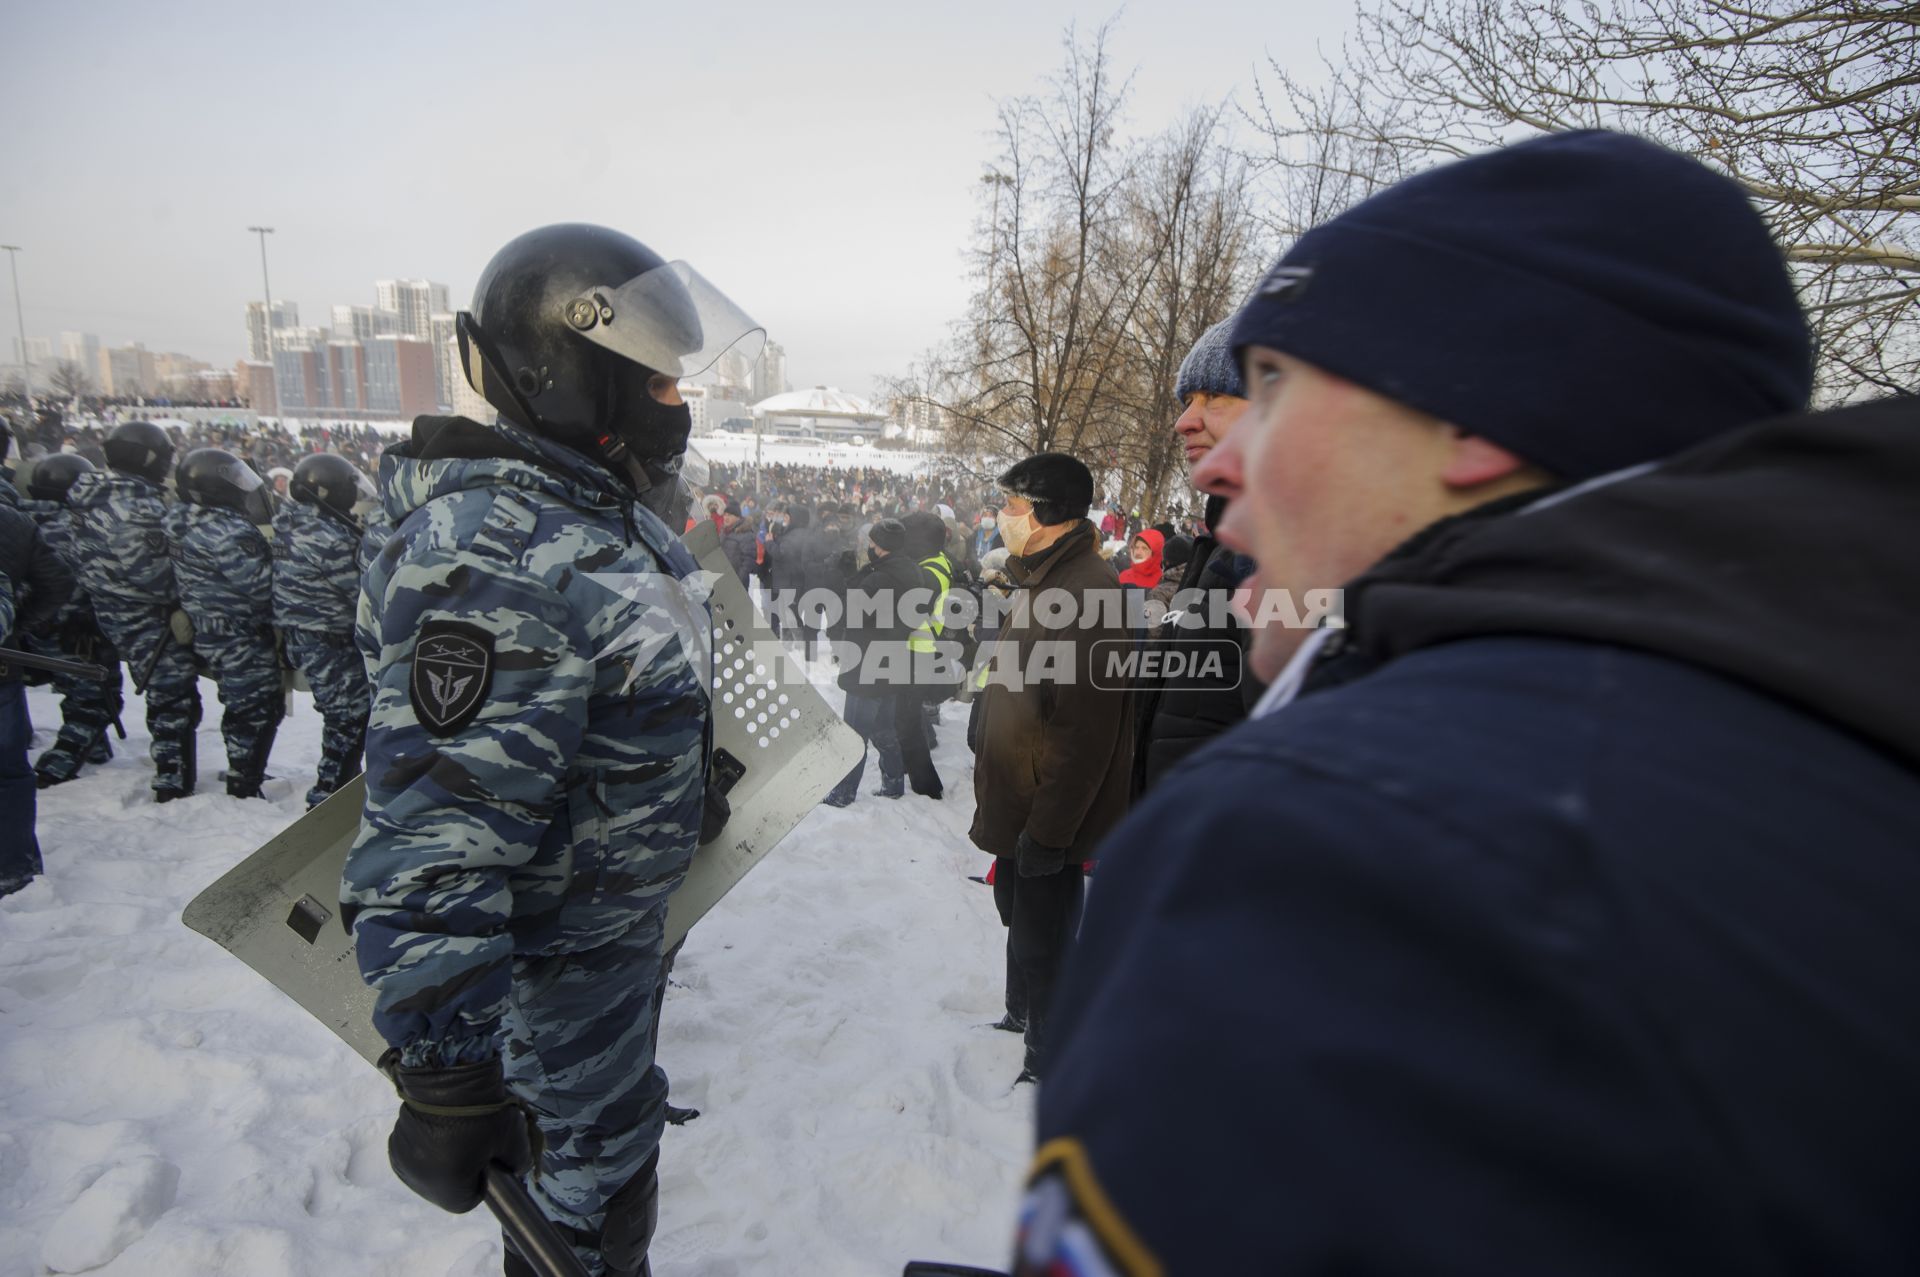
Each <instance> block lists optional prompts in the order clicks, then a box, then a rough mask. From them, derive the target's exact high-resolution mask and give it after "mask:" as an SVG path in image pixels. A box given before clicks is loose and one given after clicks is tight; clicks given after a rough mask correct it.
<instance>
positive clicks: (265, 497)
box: [173, 448, 273, 523]
mask: <svg viewBox="0 0 1920 1277" xmlns="http://www.w3.org/2000/svg"><path fill="white" fill-rule="evenodd" d="M173 486H174V487H176V488H178V489H179V490H180V496H181V499H182V500H185V501H189V502H191V503H192V504H194V505H204V506H214V507H216V508H218V509H221V510H231V511H233V512H234V513H235V514H239V515H244V516H245V517H246V518H247V520H248V521H249V522H251V523H266V522H268V521H270V520H271V519H272V518H273V491H272V489H270V488H268V487H267V481H266V480H265V479H262V478H261V477H260V476H259V474H257V473H256V472H255V471H254V468H253V467H252V466H250V465H248V464H247V463H246V462H244V461H242V460H241V459H240V458H238V457H236V456H234V455H233V454H232V453H231V452H228V451H227V450H226V449H225V448H195V449H194V450H193V451H192V452H189V453H188V454H187V455H186V456H184V457H182V458H181V459H180V468H179V469H178V470H176V471H174V474H173Z"/></svg>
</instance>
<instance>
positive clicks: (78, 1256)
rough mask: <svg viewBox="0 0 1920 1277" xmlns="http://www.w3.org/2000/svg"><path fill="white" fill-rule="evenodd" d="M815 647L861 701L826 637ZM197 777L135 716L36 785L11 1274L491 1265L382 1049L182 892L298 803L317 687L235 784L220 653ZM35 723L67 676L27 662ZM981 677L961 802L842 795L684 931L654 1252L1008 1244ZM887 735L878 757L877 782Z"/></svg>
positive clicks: (1026, 1144) (1022, 1127)
mask: <svg viewBox="0 0 1920 1277" xmlns="http://www.w3.org/2000/svg"><path fill="white" fill-rule="evenodd" d="M815 677H816V679H817V681H819V682H820V683H822V684H823V689H822V690H823V691H824V692H825V693H826V694H827V696H828V699H829V700H830V701H832V702H833V703H834V704H835V705H836V706H837V705H838V702H839V696H838V693H837V692H834V691H833V690H832V689H831V683H830V680H829V679H828V678H827V675H826V672H825V671H816V675H815ZM201 687H202V692H203V694H204V695H206V697H207V700H208V711H209V712H208V714H207V718H206V722H205V723H204V724H203V726H202V729H201V732H200V758H201V791H202V792H201V793H200V794H198V795H196V796H194V797H193V798H190V799H187V800H185V801H183V802H177V803H172V804H169V805H167V806H164V807H159V806H155V805H154V804H153V802H152V801H151V798H150V795H149V791H148V787H147V786H148V778H149V768H148V764H147V761H146V745H147V741H146V734H145V731H144V729H143V727H142V725H141V723H140V721H139V720H140V718H141V709H140V706H139V704H138V702H137V701H132V702H130V703H129V706H128V711H129V712H128V714H127V716H126V717H127V730H128V732H129V735H130V739H129V740H128V741H126V742H125V743H124V744H121V743H118V742H116V745H115V750H116V757H115V758H114V760H113V762H111V763H109V764H107V765H106V766H104V767H99V768H89V769H88V770H87V772H86V774H85V775H84V776H83V778H82V779H80V780H78V781H76V782H74V783H71V784H68V785H63V786H60V787H58V788H55V789H52V790H45V791H42V793H41V798H40V801H41V806H40V820H39V831H40V841H41V845H42V848H43V853H44V855H45V858H46V862H47V874H46V876H44V877H43V878H41V879H39V880H38V881H36V882H35V883H34V884H33V885H32V886H31V887H29V888H27V889H26V890H25V891H23V892H20V893H18V894H16V895H13V896H10V897H8V898H6V899H5V900H0V1096H4V1103H3V1104H0V1277H28V1275H33V1277H38V1275H39V1274H42V1273H46V1272H49V1271H53V1272H99V1273H102V1274H108V1275H110V1277H282V1275H286V1277H296V1275H297V1277H338V1275H341V1274H353V1275H354V1277H443V1275H444V1277H483V1275H490V1274H496V1273H498V1272H499V1271H500V1255H499V1242H498V1236H497V1232H496V1230H495V1228H494V1226H493V1224H492V1222H491V1219H490V1217H489V1216H488V1215H487V1214H486V1212H485V1211H484V1210H481V1211H477V1212H475V1213H474V1214H471V1215H468V1216H464V1217H455V1216H450V1215H445V1214H442V1213H441V1212H439V1211H437V1210H435V1209H434V1208H433V1207H430V1206H428V1205H426V1204H425V1203H423V1202H421V1201H419V1200H418V1199H416V1198H414V1197H413V1196H412V1195H411V1194H409V1193H408V1192H407V1190H406V1189H404V1188H402V1187H401V1186H400V1184H399V1183H398V1182H397V1181H396V1180H395V1179H394V1178H393V1176H392V1174H391V1172H390V1171H389V1170H388V1167H387V1158H386V1135H387V1130H388V1128H389V1126H390V1124H391V1120H392V1116H393V1110H394V1103H395V1102H394V1098H393V1093H392V1091H391V1089H389V1087H388V1085H387V1083H386V1082H385V1080H384V1079H382V1078H381V1077H380V1076H379V1075H378V1074H376V1073H375V1072H373V1071H372V1070H371V1069H369V1068H368V1067H367V1066H366V1065H365V1064H363V1063H362V1062H361V1061H360V1059H359V1058H358V1057H357V1056H355V1055H353V1054H352V1052H350V1051H349V1050H348V1049H347V1048H346V1047H345V1046H343V1045H342V1044H341V1043H339V1042H338V1041H337V1040H336V1039H334V1037H333V1036H332V1035H331V1034H329V1033H328V1032H327V1031H326V1030H325V1029H323V1028H321V1027H320V1026H319V1025H318V1024H317V1023H315V1022H313V1021H311V1020H310V1019H308V1018H307V1016H306V1015H305V1013H304V1012H302V1011H301V1010H300V1009H299V1008H298V1007H297V1006H295V1005H294V1004H293V1003H292V1002H290V1001H288V1000H286V999H285V998H283V997H282V996H281V995H280V994H279V993H277V992H276V991H275V990H274V989H273V988H272V987H271V986H270V985H268V984H267V983H266V982H265V981H264V980H262V979H261V978H259V977H258V976H256V975H254V974H253V972H251V971H249V970H248V969H247V968H246V967H244V966H243V965H241V964H240V963H239V962H238V961H236V960H235V959H233V958H231V957H229V956H228V955H227V954H226V953H224V952H223V951H222V950H220V949H219V948H217V947H216V946H214V945H213V944H212V943H210V942H209V941H207V940H205V939H203V938H201V937H200V936H198V935H195V934H193V933H192V932H189V931H188V930H187V929H186V928H185V927H184V926H182V925H181V924H180V911H181V909H182V908H183V907H184V906H185V904H186V902H187V900H188V899H189V898H190V897H191V896H193V895H194V894H195V893H196V892H198V891H199V890H200V889H201V888H202V887H204V886H205V885H206V884H208V883H209V882H211V881H213V879H214V878H216V877H218V876H219V875H220V874H221V873H223V872H225V871H226V870H227V869H228V868H229V867H231V866H232V865H233V864H234V863H235V862H236V861H238V860H239V859H241V858H242V857H243V856H245V855H246V854H247V853H248V852H250V851H251V850H252V849H253V848H255V847H256V846H258V845H259V844H260V843H262V842H264V841H266V839H268V838H269V837H270V836H272V835H273V834H274V833H276V832H277V831H278V830H279V829H281V828H282V827H284V826H285V825H286V824H287V823H289V822H291V821H292V820H293V819H294V818H295V817H297V816H298V815H299V814H300V812H301V808H302V805H301V800H300V795H301V794H303V793H304V792H305V789H306V786H307V785H308V784H309V783H310V777H311V774H312V770H313V767H314V764H315V762H316V761H317V759H318V756H319V727H320V723H319V718H318V716H317V715H316V714H315V713H314V711H313V706H312V702H311V700H310V699H309V698H308V697H307V696H306V695H305V694H300V695H297V696H296V697H295V700H296V702H297V704H296V706H295V709H294V712H293V714H292V716H291V717H290V718H289V719H288V721H287V722H286V724H285V725H284V726H283V728H282V731H281V735H280V739H279V743H278V745H277V746H276V748H275V751H274V758H273V766H272V771H273V774H274V775H275V776H276V777H278V778H279V779H278V780H276V781H275V782H273V783H272V784H271V785H270V786H269V788H270V790H271V791H272V792H271V801H269V802H260V801H258V800H254V801H246V802H242V801H237V800H234V799H230V798H227V797H226V796H225V795H224V793H223V792H220V791H221V785H220V783H219V781H218V780H217V776H218V773H219V771H220V768H221V761H220V760H221V754H220V738H219V733H218V731H217V730H216V724H217V721H218V717H219V715H218V710H217V707H216V703H215V701H214V698H213V695H212V690H213V689H212V686H211V685H210V684H208V683H204V682H203V683H202V685H201ZM31 699H32V708H33V715H34V721H35V723H36V724H38V725H39V727H40V731H39V732H38V733H37V734H36V745H37V747H38V746H44V745H45V744H46V743H47V742H48V741H50V740H51V736H52V730H51V729H52V728H54V727H57V725H58V723H59V715H58V708H57V704H56V702H55V700H54V698H53V696H52V695H51V694H50V693H49V692H48V691H46V690H44V689H36V690H34V691H33V692H32V693H31ZM964 713H965V711H964V710H963V709H962V708H961V707H959V706H952V705H950V706H948V707H947V708H946V717H945V719H944V722H943V725H942V728H941V732H940V743H939V748H938V750H937V751H936V755H935V757H936V759H937V761H938V762H939V765H940V769H941V773H942V775H943V776H944V777H945V778H946V782H947V793H948V798H947V800H946V801H945V802H933V801H931V800H928V799H924V798H918V797H914V796H911V795H909V796H908V797H907V798H905V799H902V800H900V801H898V802H889V801H887V800H885V799H881V798H875V797H872V796H870V794H869V793H864V792H863V794H862V796H861V798H860V799H859V801H858V802H856V803H855V804H854V805H853V806H852V807H850V808H847V809H845V810H834V809H832V808H826V807H822V808H820V809H817V810H816V811H814V812H813V813H812V814H811V815H810V816H808V818H807V819H806V821H805V822H804V823H802V824H801V826H800V827H799V828H798V829H797V830H796V831H795V832H794V833H793V834H792V835H791V836H790V837H789V838H788V839H787V841H786V842H785V843H783V844H782V846H781V847H780V849H779V850H778V851H777V852H775V853H774V854H773V855H771V856H770V857H768V859H767V860H766V861H765V862H764V863H763V864H762V865H761V866H760V867H759V868H758V869H756V870H755V871H754V872H753V873H752V874H751V875H749V876H748V878H747V879H746V880H745V881H744V882H743V883H742V884H741V885H740V886H739V887H737V888H736V889H735V890H734V891H733V893H732V894H731V895H729V896H728V897H727V899H726V900H725V901H723V902H722V903H721V904H720V905H719V906H718V907H717V908H716V909H715V910H714V911H713V913H711V914H710V915H708V917H707V918H706V919H705V920H703V921H702V922H701V923H700V925H699V926H698V927H696V928H695V929H694V931H693V933H692V934H691V936H690V937H689V938H688V941H687V946H686V948H685V950H684V951H683V952H682V954H681V957H680V961H679V965H678V967H677V968H676V970H675V972H674V977H673V987H672V989H671V991H670V993H669V995H668V998H667V1004H666V1011H665V1016H664V1020H663V1024H662V1028H661V1043H660V1059H661V1062H662V1064H663V1065H664V1066H665V1068H666V1069H667V1071H668V1073H669V1075H670V1076H671V1078H672V1080H673V1098H674V1100H675V1101H676V1102H677V1103H680V1104H684V1105H691V1106H693V1107H696V1108H698V1109H700V1110H701V1112H702V1116H701V1117H700V1118H699V1120H697V1121H695V1122H693V1123H691V1124H690V1125H688V1126H686V1127H682V1128H677V1129H676V1128H669V1130H668V1131H667V1134H666V1140H665V1145H664V1148H663V1152H662V1157H661V1200H660V1226H659V1231H658V1233H657V1234H656V1237H655V1241H654V1246H653V1268H654V1272H655V1273H656V1274H658V1275H659V1277H691V1275H693V1274H706V1275H709V1277H731V1275H733V1274H747V1273H755V1274H758V1273H782V1274H786V1273H793V1274H830V1275H834V1277H838V1275H841V1274H869V1273H870V1274H894V1273H898V1272H899V1271H900V1266H901V1263H902V1261H904V1260H906V1259H908V1258H940V1259H948V1260H954V1261H958V1262H964V1263H975V1264H984V1265H990V1266H998V1265H999V1264H1000V1263H1001V1262H1002V1261H1003V1260H1004V1258H1005V1256H1006V1254H1007V1250H1008V1237H1009V1232H1010V1221H1011V1220H1012V1218H1013V1213H1014V1209H1015V1204H1016V1201H1017V1198H1018V1195H1019V1182H1020V1178H1021V1175H1022V1172H1023V1168H1024V1163H1025V1160H1026V1157H1027V1154H1028V1152H1029V1149H1030V1147H1031V1135H1030V1121H1031V1105H1032V1088H1030V1087H1020V1088H1019V1089H1018V1090H1015V1089H1014V1088H1013V1085H1012V1083H1013V1078H1014V1076H1015V1074H1017V1073H1018V1072H1019V1068H1020V1044H1019V1042H1018V1040H1017V1039H1015V1038H1014V1037H1012V1036H1011V1035H1008V1034H1004V1033H997V1032H994V1031H992V1030H990V1029H987V1028H984V1027H982V1026H983V1025H985V1024H986V1023H988V1022H990V1021H991V1020H993V1019H994V1018H996V1017H997V1016H998V1015H999V1014H1000V1011H1001V1006H1000V1002H999V990H1000V983H1001V975H1002V969H1003V967H1002V962H1003V960H1002V946H1003V944H1004V933H1003V932H1002V930H1001V928H1000V925H999V921H998V918H997V917H996V915H995V913H994V909H993V902H992V899H991V897H990V894H989V892H988V891H987V889H986V888H984V887H981V886H979V885H978V884H976V883H973V882H970V881H968V875H969V874H979V873H983V872H984V871H985V868H986V864H987V861H986V859H985V858H984V857H983V856H981V855H980V854H979V853H978V852H976V851H974V850H973V849H972V848H971V847H970V846H969V845H968V843H967V839H966V829H967V825H968V822H969V820H970V818H971V815H972V805H973V804H972V792H971V791H972V786H971V784H970V780H969V774H970V770H969V769H970V762H969V757H968V754H967V750H966V744H965V739H964V737H965V719H964ZM877 783H878V774H877V768H876V767H875V766H873V765H871V764H870V765H869V768H868V771H867V776H866V779H865V781H864V782H863V784H862V789H863V790H864V791H871V790H872V789H873V788H874V787H875V785H876V784H877Z"/></svg>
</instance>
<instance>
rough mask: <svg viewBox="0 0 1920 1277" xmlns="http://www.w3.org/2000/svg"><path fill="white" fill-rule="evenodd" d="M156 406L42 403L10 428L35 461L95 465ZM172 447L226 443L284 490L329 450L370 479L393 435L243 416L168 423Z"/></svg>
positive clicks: (360, 427) (24, 452) (182, 449)
mask: <svg viewBox="0 0 1920 1277" xmlns="http://www.w3.org/2000/svg"><path fill="white" fill-rule="evenodd" d="M149 411H152V410H151V409H149V408H146V407H145V406H132V407H129V406H115V405H114V403H113V402H111V401H109V402H108V403H107V404H105V405H99V404H92V403H90V404H89V411H87V412H85V413H78V412H74V411H71V410H64V411H63V410H62V409H60V408H49V407H43V408H41V409H40V410H39V411H37V412H31V413H30V412H27V411H25V410H24V408H23V409H22V410H21V411H20V412H19V413H17V414H16V415H15V417H14V420H13V422H12V424H11V431H12V434H13V436H14V438H15V439H16V441H17V451H18V454H19V456H20V457H21V458H22V459H23V460H32V459H33V458H35V457H39V456H44V455H47V454H49V453H54V452H69V453H74V454H76V455H78V456H81V457H85V458H86V459H87V460H88V461H89V462H91V463H92V464H93V465H95V466H102V465H105V464H106V460H105V447H106V442H107V437H108V436H109V435H111V434H112V433H113V431H114V429H115V428H116V427H117V426H119V425H120V424H121V423H123V422H128V421H146V420H149V419H150V418H149V417H148V416H146V415H144V414H145V413H146V412H149ZM165 429H166V431H167V437H168V438H169V439H170V440H171V441H172V444H173V447H174V450H175V452H176V453H178V454H179V455H180V456H185V455H186V454H187V453H189V452H192V451H193V450H195V449H196V448H223V449H225V450H227V451H228V452H231V453H233V454H234V455H235V456H238V457H240V458H241V459H242V460H244V461H245V462H246V463H247V464H248V465H250V466H252V467H253V468H254V470H255V471H257V472H258V473H260V474H262V475H267V476H270V477H273V478H274V479H275V488H276V490H277V491H278V492H279V493H280V495H282V496H284V495H285V494H286V483H285V475H286V474H290V473H291V471H292V470H293V467H294V466H296V465H298V464H299V463H300V460H301V458H303V457H310V456H313V455H315V454H317V453H323V452H331V453H336V454H338V455H340V456H342V457H345V458H346V459H347V460H348V461H350V462H352V463H353V465H354V466H355V468H357V469H359V470H360V471H361V472H362V473H364V474H366V475H367V477H368V478H369V479H371V478H373V477H375V476H376V475H377V474H378V473H379V470H380V455H381V453H382V452H384V451H385V450H386V445H387V443H388V442H389V441H390V439H391V437H392V436H391V434H390V433H389V434H382V433H381V431H380V430H379V429H377V428H376V427H374V426H370V425H364V424H362V425H354V424H351V423H341V422H335V423H330V424H327V425H316V424H302V425H300V426H298V427H297V428H295V429H289V428H287V427H286V426H285V425H283V424H281V423H280V422H277V421H263V422H258V423H248V422H244V421H242V420H241V419H240V418H239V417H237V416H236V417H234V418H232V419H230V420H224V421H223V420H218V419H216V420H215V421H213V422H211V423H192V424H187V425H170V426H167V427H165Z"/></svg>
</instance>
